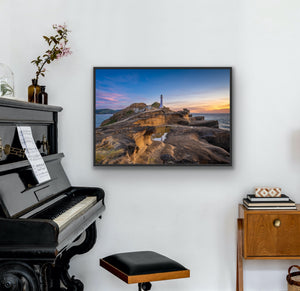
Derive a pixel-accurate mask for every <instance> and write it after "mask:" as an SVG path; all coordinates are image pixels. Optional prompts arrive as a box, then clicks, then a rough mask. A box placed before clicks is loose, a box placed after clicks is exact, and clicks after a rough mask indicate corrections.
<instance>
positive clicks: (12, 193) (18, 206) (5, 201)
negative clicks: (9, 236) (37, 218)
mask: <svg viewBox="0 0 300 291" xmlns="http://www.w3.org/2000/svg"><path fill="white" fill-rule="evenodd" d="M63 156H64V155H63V154H62V153H60V154H55V155H50V156H46V157H44V158H43V159H44V161H45V163H46V166H47V168H48V171H49V174H50V177H51V180H49V181H46V182H44V183H41V184H38V182H37V180H36V178H35V176H34V174H33V172H32V168H31V166H30V164H29V162H28V161H27V160H24V161H19V162H15V163H9V164H4V165H1V166H0V206H1V209H2V212H3V215H4V217H19V216H20V215H22V214H24V213H26V212H28V211H30V210H31V209H33V208H35V207H37V206H39V205H40V204H42V203H44V202H45V201H47V200H49V199H50V198H52V197H55V196H56V195H57V194H58V193H60V192H62V191H64V190H66V189H68V188H69V187H70V186H71V185H70V182H69V179H68V177H67V175H66V173H65V171H64V169H63V167H62V165H61V159H62V158H63Z"/></svg>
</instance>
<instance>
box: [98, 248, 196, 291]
mask: <svg viewBox="0 0 300 291" xmlns="http://www.w3.org/2000/svg"><path fill="white" fill-rule="evenodd" d="M100 266H101V267H103V268H104V269H106V270H107V271H109V272H111V273H112V274H114V275H115V276H117V277H118V278H120V279H121V280H123V281H124V282H126V283H127V284H133V283H138V288H139V289H138V290H139V291H142V290H145V291H147V290H150V289H151V283H150V281H161V280H170V279H179V278H189V277H190V270H188V269H186V268H185V267H184V266H182V265H181V264H179V263H177V262H176V261H174V260H171V259H169V258H168V257H165V256H163V255H161V254H158V253H156V252H152V251H141V252H129V253H119V254H114V255H111V256H108V257H105V258H103V259H100Z"/></svg>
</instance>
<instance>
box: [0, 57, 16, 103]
mask: <svg viewBox="0 0 300 291" xmlns="http://www.w3.org/2000/svg"><path fill="white" fill-rule="evenodd" d="M0 97H14V74H13V72H12V71H11V69H10V68H9V67H8V66H7V65H5V64H1V63H0Z"/></svg>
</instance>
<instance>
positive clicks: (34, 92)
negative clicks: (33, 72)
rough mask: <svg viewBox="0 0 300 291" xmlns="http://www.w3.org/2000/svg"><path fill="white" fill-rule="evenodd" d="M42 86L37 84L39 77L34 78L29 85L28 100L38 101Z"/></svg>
mask: <svg viewBox="0 0 300 291" xmlns="http://www.w3.org/2000/svg"><path fill="white" fill-rule="evenodd" d="M40 91H41V87H40V86H39V85H38V84H37V79H32V84H31V85H30V86H29V87H28V102H32V103H37V96H38V94H39V93H40Z"/></svg>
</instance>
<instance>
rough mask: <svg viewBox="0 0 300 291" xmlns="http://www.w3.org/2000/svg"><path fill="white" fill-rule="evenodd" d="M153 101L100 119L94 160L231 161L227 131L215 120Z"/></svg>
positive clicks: (107, 162)
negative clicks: (175, 109)
mask: <svg viewBox="0 0 300 291" xmlns="http://www.w3.org/2000/svg"><path fill="white" fill-rule="evenodd" d="M153 105H154V106H153ZM153 105H146V104H145V103H134V104H132V105H130V106H129V107H127V108H125V109H123V110H121V111H119V112H117V113H115V114H114V115H113V116H111V117H110V118H109V119H107V120H105V121H103V122H102V124H101V126H99V127H98V128H97V129H96V163H97V164H130V165H134V164H145V165H146V164H154V165H159V164H166V165H174V164H191V165H192V164H197V165H199V164H229V163H230V160H231V159H230V132H229V131H227V130H223V129H219V128H218V127H219V126H218V121H214V120H213V121H206V120H204V117H191V116H190V112H189V110H187V109H183V110H181V111H172V110H170V109H169V108H167V107H163V108H157V104H155V103H154V104H153Z"/></svg>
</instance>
